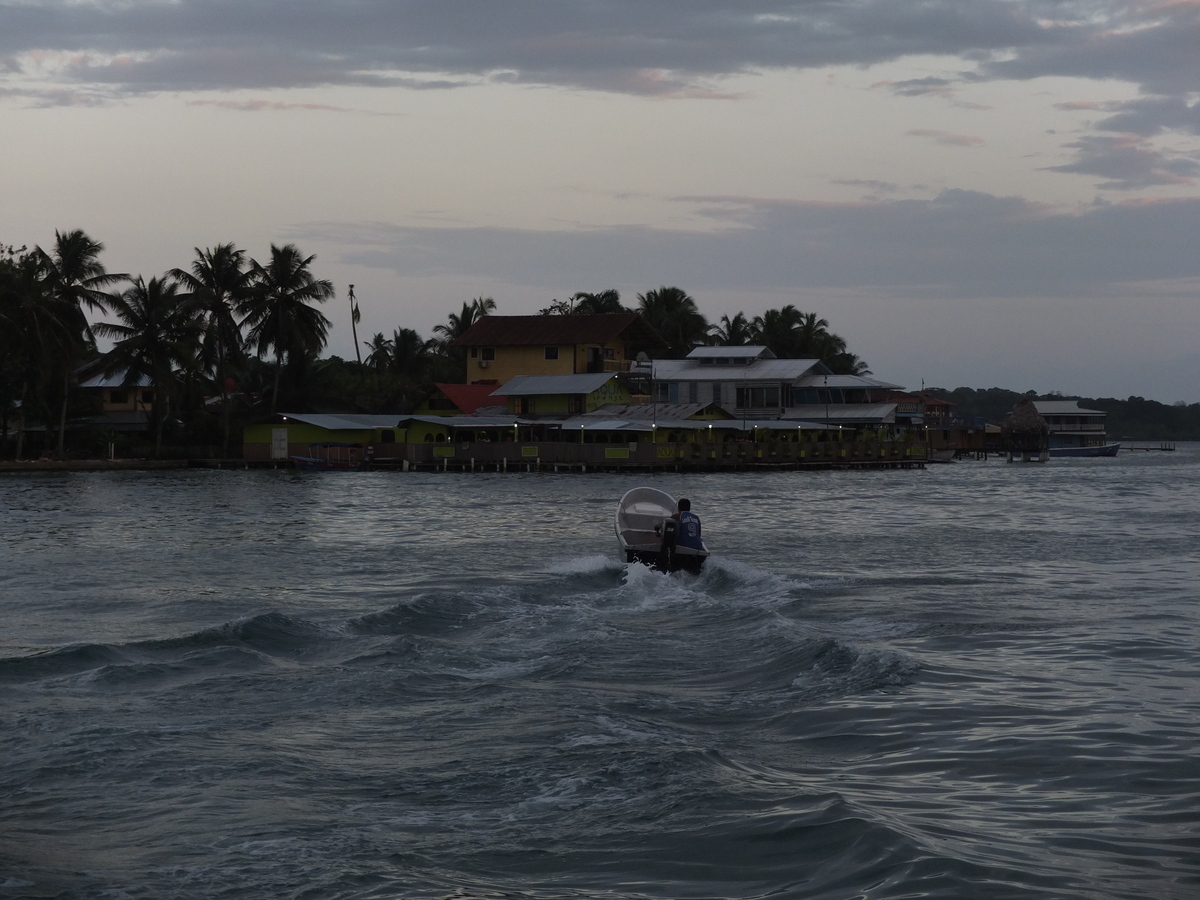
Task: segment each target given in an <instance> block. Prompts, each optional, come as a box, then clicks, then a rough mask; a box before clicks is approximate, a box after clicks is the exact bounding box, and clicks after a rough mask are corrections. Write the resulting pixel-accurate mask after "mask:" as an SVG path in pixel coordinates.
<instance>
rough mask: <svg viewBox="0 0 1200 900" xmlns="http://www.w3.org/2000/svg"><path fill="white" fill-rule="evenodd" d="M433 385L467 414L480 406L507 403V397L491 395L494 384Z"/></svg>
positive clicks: (494, 387)
mask: <svg viewBox="0 0 1200 900" xmlns="http://www.w3.org/2000/svg"><path fill="white" fill-rule="evenodd" d="M435 387H436V388H437V389H438V390H439V391H441V392H442V393H443V394H445V395H446V396H447V397H449V398H450V400H451V402H453V403H454V405H455V406H457V407H458V408H459V409H461V410H462V411H463V412H464V413H466V414H467V415H471V413H473V412H475V410H477V409H479V407H481V406H504V405H505V404H507V403H508V398H507V397H503V396H501V397H495V396H493V395H492V391H494V390H496V385H494V384H438V385H435Z"/></svg>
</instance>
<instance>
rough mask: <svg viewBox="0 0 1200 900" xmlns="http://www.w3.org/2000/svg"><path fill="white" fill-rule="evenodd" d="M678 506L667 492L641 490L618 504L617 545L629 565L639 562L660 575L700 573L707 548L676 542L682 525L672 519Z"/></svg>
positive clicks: (702, 545) (627, 494) (642, 488)
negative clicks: (684, 572)
mask: <svg viewBox="0 0 1200 900" xmlns="http://www.w3.org/2000/svg"><path fill="white" fill-rule="evenodd" d="M677 507H678V503H677V502H676V500H675V498H674V497H672V496H671V495H670V494H668V493H666V492H665V491H660V490H657V489H656V488H649V487H639V488H634V489H633V490H631V491H626V493H625V496H623V497H622V498H621V500H620V502H619V503H618V504H617V514H616V520H615V526H616V531H617V542H618V543H619V544H620V545H621V555H622V556H623V557H624V558H625V561H626V562H640V563H644V564H645V565H647V566H650V567H651V568H652V569H658V570H659V571H660V572H677V571H679V570H680V569H683V570H684V571H687V572H699V571H700V570H701V569H702V568H703V567H704V561H705V560H706V559H708V547H707V546H705V544H704V541H703V540H702V541H701V542H700V545H701V549H700V550H695V549H693V548H691V547H681V546H679V545H678V543H677V542H676V538H677V536H678V528H679V522H677V521H676V520H675V519H673V518H671V517H672V516H673V515H674V514H675V510H676V508H677Z"/></svg>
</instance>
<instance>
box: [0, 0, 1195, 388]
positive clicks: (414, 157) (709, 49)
mask: <svg viewBox="0 0 1200 900" xmlns="http://www.w3.org/2000/svg"><path fill="white" fill-rule="evenodd" d="M76 228H82V229H84V230H86V231H87V232H88V233H89V234H90V235H91V236H92V237H94V238H96V239H97V240H99V241H101V242H103V243H104V245H105V248H106V249H105V252H104V255H103V261H104V262H105V264H106V265H107V267H108V269H109V270H110V271H114V272H128V273H132V274H141V275H143V276H145V277H147V278H148V277H150V276H151V275H158V274H161V273H163V272H165V271H167V270H168V269H171V268H173V267H176V266H179V267H185V268H186V267H187V266H188V265H190V262H191V260H192V259H194V257H195V248H206V247H211V246H213V245H215V244H217V243H223V242H233V243H235V244H237V245H238V246H239V247H242V248H244V249H245V250H246V251H247V253H248V254H249V255H250V256H251V257H254V258H257V259H260V260H263V259H265V258H267V256H268V255H269V253H270V246H271V244H272V243H275V244H284V243H294V244H296V245H297V246H298V247H299V248H300V249H301V251H303V252H304V253H305V254H315V255H316V259H315V260H314V261H313V270H314V272H315V274H316V275H317V276H318V277H320V278H326V279H329V280H330V281H331V282H333V284H334V286H335V288H336V289H337V296H336V298H335V299H333V300H332V301H330V303H329V304H328V305H327V306H326V307H325V308H324V312H325V313H326V315H327V316H328V317H329V318H330V319H331V321H332V322H333V327H332V329H331V331H330V341H329V347H328V352H330V353H335V354H338V355H340V356H343V357H352V356H353V355H354V345H353V338H352V336H351V328H350V316H349V305H348V302H347V296H346V295H347V287H348V285H350V284H353V285H354V286H355V288H354V290H355V294H356V295H357V298H358V301H359V305H360V307H361V310H362V318H363V321H362V322H361V324H360V325H359V339H360V340H365V339H367V338H369V337H370V336H371V335H372V334H374V333H375V332H384V333H385V334H388V335H390V334H391V333H392V331H393V330H395V329H396V328H399V327H408V328H415V329H417V330H418V331H420V332H421V334H422V335H424V336H429V335H430V332H431V329H432V327H433V326H434V325H436V324H439V323H442V322H444V321H445V320H446V316H447V314H448V313H450V312H453V311H457V310H458V309H460V308H461V304H462V303H463V302H466V301H469V300H471V299H472V298H474V297H479V296H486V297H492V298H494V299H495V300H496V302H497V305H498V313H500V314H509V315H529V314H533V313H536V312H537V311H538V310H540V309H542V308H544V307H546V306H548V305H549V304H550V303H551V302H552V301H553V300H555V299H563V298H566V297H569V296H571V295H572V294H574V293H576V292H578V291H591V292H595V291H601V290H605V289H608V288H616V289H617V290H619V291H620V293H621V297H622V300H623V301H624V302H625V303H626V305H629V306H634V305H636V302H637V295H638V294H639V293H645V292H646V291H647V290H650V289H653V288H656V287H659V286H663V285H674V286H678V287H681V288H683V289H684V290H686V291H687V292H688V293H689V294H691V295H692V296H693V297H694V298H695V299H696V302H697V304H698V305H699V307H700V309H701V311H702V312H704V313H705V315H707V316H708V317H709V319H710V320H712V321H716V320H718V319H719V318H720V317H721V316H722V315H729V316H732V315H734V314H735V313H737V312H739V311H744V312H745V313H746V314H747V315H748V316H754V315H757V314H761V313H762V312H763V311H764V310H766V309H768V308H778V307H781V306H784V305H785V304H789V303H790V304H793V305H795V306H796V307H798V308H799V309H801V310H802V311H805V312H816V313H817V314H818V315H819V316H820V317H822V318H824V319H826V320H828V322H829V327H830V330H832V331H834V332H836V333H838V334H840V335H842V336H843V337H845V338H846V340H847V342H848V344H849V346H850V349H851V350H852V351H854V352H856V353H857V354H858V355H859V356H860V357H862V358H863V359H865V360H866V361H867V362H868V364H869V365H870V368H871V371H872V372H873V373H874V374H875V375H876V376H878V377H880V378H883V379H885V380H888V381H891V382H896V383H900V384H905V385H908V386H909V387H910V388H914V389H915V388H918V387H920V385H921V384H922V383H924V384H925V385H927V386H939V387H947V388H953V387H958V386H965V387H973V388H987V387H1005V388H1009V389H1012V390H1021V391H1024V390H1037V391H1039V392H1050V391H1061V392H1063V393H1066V394H1078V395H1083V396H1092V397H1102V396H1104V397H1119V398H1124V397H1128V396H1131V395H1137V396H1143V397H1147V398H1149V399H1155V400H1159V401H1162V402H1166V403H1171V402H1178V401H1185V402H1189V403H1194V402H1200V0H1167V2H1121V0H1061V2H1060V0H838V2H833V0H800V2H782V0H780V2H768V0H741V2H737V0H507V2H500V0H346V2H338V0H286V2H285V0H119V2H116V0H113V2H110V0H66V2H64V0H0V243H3V244H13V245H16V246H20V245H23V244H24V245H29V246H32V245H34V244H40V245H42V246H49V245H50V244H52V242H53V240H54V233H55V231H56V230H61V231H67V230H73V229H76Z"/></svg>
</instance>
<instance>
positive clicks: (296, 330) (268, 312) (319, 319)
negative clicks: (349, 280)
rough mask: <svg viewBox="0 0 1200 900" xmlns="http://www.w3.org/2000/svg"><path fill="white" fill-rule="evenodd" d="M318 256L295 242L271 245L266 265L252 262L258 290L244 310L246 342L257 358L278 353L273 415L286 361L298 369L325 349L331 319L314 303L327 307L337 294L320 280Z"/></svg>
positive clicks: (273, 392) (329, 284)
mask: <svg viewBox="0 0 1200 900" xmlns="http://www.w3.org/2000/svg"><path fill="white" fill-rule="evenodd" d="M314 259H316V257H315V256H308V257H305V256H303V255H301V253H300V251H299V249H297V247H296V245H295V244H286V245H284V246H283V247H277V246H276V245H275V244H272V245H271V259H270V260H269V261H268V262H267V265H265V266H263V265H260V264H259V263H258V262H257V261H255V260H250V269H251V271H252V272H253V277H254V289H253V290H252V291H251V292H250V296H249V297H248V298H247V299H246V301H245V302H244V303H243V304H242V306H241V307H240V311H241V312H242V314H243V315H244V318H243V319H242V324H243V325H245V326H248V327H249V331H248V333H247V335H246V340H247V343H248V344H249V345H251V346H253V347H254V349H255V352H256V353H257V354H258V356H259V357H262V356H265V355H266V353H267V351H268V350H273V351H274V353H275V387H274V390H273V391H272V393H271V412H272V414H274V412H275V410H276V407H277V405H278V401H279V382H280V375H281V373H282V371H283V361H284V359H285V358H286V359H287V361H288V364H289V365H293V364H294V365H297V366H298V365H299V364H300V363H301V362H303V361H304V360H306V359H309V358H311V357H314V356H316V355H317V354H318V353H320V352H321V348H323V347H324V346H325V341H326V337H327V336H328V334H329V320H328V319H327V318H325V316H324V315H322V314H321V312H320V310H318V309H316V308H314V307H313V306H311V305H310V304H311V303H324V302H325V301H326V300H328V299H329V298H330V297H332V296H333V294H334V291H333V284H332V283H330V282H329V281H326V280H318V279H317V278H316V277H314V276H313V274H312V270H311V269H309V265H310V264H311V263H312V261H313V260H314Z"/></svg>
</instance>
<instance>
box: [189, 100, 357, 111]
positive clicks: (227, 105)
mask: <svg viewBox="0 0 1200 900" xmlns="http://www.w3.org/2000/svg"><path fill="white" fill-rule="evenodd" d="M190 105H192V106H217V107H220V108H222V109H236V110H238V111H240V112H262V111H264V110H279V111H282V110H291V109H304V110H317V111H321V112H353V110H351V109H349V108H347V107H344V106H329V105H327V104H325V103H283V102H281V101H279V100H192V101H191V103H190Z"/></svg>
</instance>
